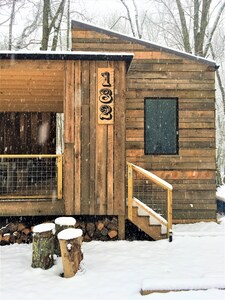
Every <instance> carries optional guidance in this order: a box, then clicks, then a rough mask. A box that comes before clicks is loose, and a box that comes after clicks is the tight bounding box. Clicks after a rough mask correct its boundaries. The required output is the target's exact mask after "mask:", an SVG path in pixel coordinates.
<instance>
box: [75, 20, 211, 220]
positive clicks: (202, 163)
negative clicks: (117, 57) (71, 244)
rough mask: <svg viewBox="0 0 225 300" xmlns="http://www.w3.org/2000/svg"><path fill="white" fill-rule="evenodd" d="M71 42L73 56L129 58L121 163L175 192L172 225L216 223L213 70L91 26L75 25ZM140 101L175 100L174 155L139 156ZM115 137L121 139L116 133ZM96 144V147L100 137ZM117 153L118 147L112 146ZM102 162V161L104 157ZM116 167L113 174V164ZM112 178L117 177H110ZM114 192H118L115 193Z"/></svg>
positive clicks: (141, 135)
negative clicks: (176, 147)
mask: <svg viewBox="0 0 225 300" xmlns="http://www.w3.org/2000/svg"><path fill="white" fill-rule="evenodd" d="M72 39H73V46H72V48H73V50H76V51H111V52H112V51H126V52H132V53H134V60H133V62H132V64H131V67H130V69H129V72H128V74H127V77H126V95H125V97H126V104H125V106H126V160H127V161H130V162H132V163H135V164H137V165H139V166H141V167H143V168H146V169H148V170H150V171H151V172H153V173H155V174H156V175H158V176H160V177H162V178H163V179H165V180H167V181H168V182H170V183H171V184H172V185H173V186H174V192H173V203H174V204H173V216H174V221H177V222H186V221H187V222H188V221H191V220H193V221H195V220H201V219H205V220H206V219H207V220H210V219H215V216H216V202H215V191H216V180H215V179H216V172H215V171H216V161H215V159H216V151H215V148H216V147H215V79H214V78H215V68H214V67H213V66H212V65H210V64H207V62H199V61H197V60H192V59H188V58H187V57H185V56H183V57H182V56H180V55H176V54H175V53H168V52H166V51H163V50H162V51H160V49H157V48H151V46H150V45H148V46H147V45H143V44H141V43H138V41H134V40H129V39H126V38H125V39H124V38H123V37H119V36H118V35H114V34H112V33H110V32H108V33H106V31H102V30H101V29H99V30H98V29H96V28H93V27H92V26H90V27H89V28H88V26H84V27H82V25H79V24H78V25H76V22H74V24H73V30H72ZM145 97H168V98H169V97H177V98H178V106H179V112H178V116H179V154H178V155H144V98H145ZM120 126H122V124H120ZM115 130H116V128H115ZM117 134H120V133H119V131H118V130H117ZM107 135H108V136H109V131H108V132H107V133H106V132H102V133H101V138H102V139H105V137H106V136H107ZM103 136H104V138H103ZM123 138H125V134H124V135H123V137H121V139H123ZM96 141H97V142H100V141H99V137H97V139H96ZM117 147H120V146H119V145H118V144H117V145H115V146H114V148H115V149H117ZM116 155H119V154H115V157H116ZM101 159H102V160H104V159H106V158H104V153H103V154H102V156H101ZM114 159H115V158H114ZM115 165H116V167H117V169H118V167H119V162H118V161H117V160H116V162H115V161H114V167H115ZM101 172H102V174H103V173H104V172H106V171H105V170H102V171H101ZM114 176H117V175H116V173H115V172H114ZM105 178H107V177H105ZM99 180H100V179H99ZM101 180H102V181H104V180H105V179H104V178H101ZM99 182H100V181H99ZM109 188H110V187H109ZM115 192H116V193H119V192H120V191H119V190H117V189H115V187H114V193H115ZM102 193H105V191H102Z"/></svg>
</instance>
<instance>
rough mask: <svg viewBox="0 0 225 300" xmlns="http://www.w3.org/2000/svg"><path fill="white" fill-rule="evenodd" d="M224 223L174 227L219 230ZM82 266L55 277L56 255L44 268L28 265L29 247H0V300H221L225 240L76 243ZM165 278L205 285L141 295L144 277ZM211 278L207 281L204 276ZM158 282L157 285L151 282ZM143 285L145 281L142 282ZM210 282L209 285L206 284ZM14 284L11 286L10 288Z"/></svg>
mask: <svg viewBox="0 0 225 300" xmlns="http://www.w3.org/2000/svg"><path fill="white" fill-rule="evenodd" d="M224 223H225V222H221V224H216V223H198V224H192V225H187V226H185V225H176V226H175V228H176V231H177V232H178V231H179V230H182V231H183V230H184V228H183V226H185V231H189V232H194V231H198V232H202V233H204V232H207V231H208V232H210V231H213V232H215V231H217V232H218V231H222V230H224ZM82 250H83V253H84V260H83V261H82V269H81V270H80V271H79V272H78V273H77V274H76V275H75V276H74V277H72V278H70V279H65V278H62V277H60V274H61V273H62V272H63V267H62V260H61V258H60V257H58V258H57V259H56V261H55V264H54V266H53V267H52V268H51V269H49V270H41V269H33V268H31V260H32V245H31V244H20V245H18V244H14V245H9V246H3V247H0V298H1V299H4V300H12V299H16V300H30V299H32V300H39V299H41V300H62V299H70V298H71V297H73V298H74V297H75V298H76V299H79V300H90V299H91V300H101V299H105V298H107V300H116V299H118V300H143V299H146V300H148V299H149V300H190V299H193V300H224V299H225V290H219V289H217V288H218V287H219V285H220V283H221V280H222V279H224V278H225V238H224V236H222V235H219V236H218V235H217V236H213V235H208V236H201V237H192V236H185V237H178V236H174V239H173V242H172V243H169V242H168V240H161V241H157V242H150V241H133V242H128V241H116V242H99V241H93V242H89V243H83V244H82ZM169 278H174V279H177V284H176V281H174V285H175V286H174V287H175V288H176V289H177V288H178V286H179V284H180V283H179V282H182V280H183V281H185V279H186V280H188V282H187V284H186V285H188V287H190V288H193V287H195V286H198V287H200V288H203V287H210V288H212V289H209V290H206V291H187V292H184V291H183V292H169V293H165V294H159V293H154V294H150V295H147V296H141V294H140V290H141V288H142V282H145V281H144V280H148V281H152V282H155V285H156V284H158V285H161V286H164V283H165V281H166V280H168V279H169ZM210 278H212V281H211V283H210V282H209V279H210ZM157 282H158V283H157ZM146 283H147V282H146ZM209 284H210V285H209ZM13 287H16V288H13Z"/></svg>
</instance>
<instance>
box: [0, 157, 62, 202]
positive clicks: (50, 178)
mask: <svg viewBox="0 0 225 300" xmlns="http://www.w3.org/2000/svg"><path fill="white" fill-rule="evenodd" d="M23 198H25V199H26V198H39V199H40V198H43V199H45V198H54V199H61V198H62V155H0V199H23Z"/></svg>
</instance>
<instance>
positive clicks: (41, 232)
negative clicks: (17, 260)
mask: <svg viewBox="0 0 225 300" xmlns="http://www.w3.org/2000/svg"><path fill="white" fill-rule="evenodd" d="M33 233H34V235H33V246H32V265H31V266H32V268H41V269H44V270H47V269H49V268H51V267H52V266H53V264H54V260H53V255H54V233H55V224H54V223H43V224H39V225H36V226H34V228H33Z"/></svg>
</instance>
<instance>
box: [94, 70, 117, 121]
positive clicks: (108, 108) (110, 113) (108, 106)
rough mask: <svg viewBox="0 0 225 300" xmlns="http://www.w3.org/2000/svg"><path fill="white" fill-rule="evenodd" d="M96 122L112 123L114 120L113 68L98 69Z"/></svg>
mask: <svg viewBox="0 0 225 300" xmlns="http://www.w3.org/2000/svg"><path fill="white" fill-rule="evenodd" d="M97 113H98V116H97V117H98V124H106V125H108V124H113V122H114V69H112V68H99V69H98V90H97Z"/></svg>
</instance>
